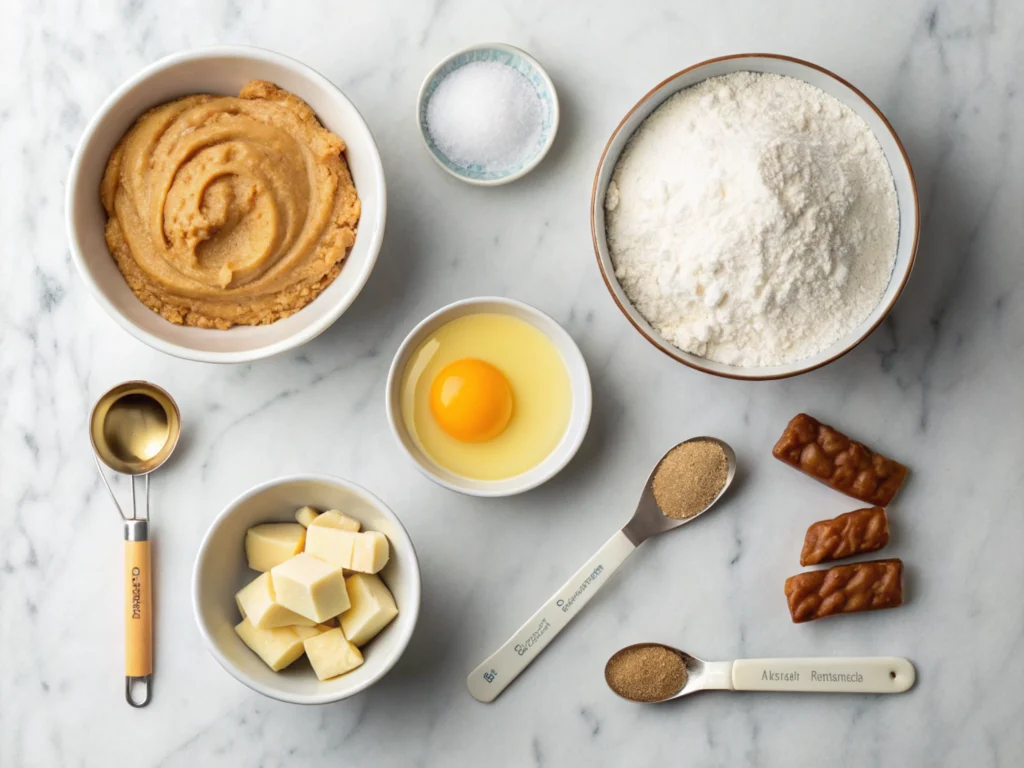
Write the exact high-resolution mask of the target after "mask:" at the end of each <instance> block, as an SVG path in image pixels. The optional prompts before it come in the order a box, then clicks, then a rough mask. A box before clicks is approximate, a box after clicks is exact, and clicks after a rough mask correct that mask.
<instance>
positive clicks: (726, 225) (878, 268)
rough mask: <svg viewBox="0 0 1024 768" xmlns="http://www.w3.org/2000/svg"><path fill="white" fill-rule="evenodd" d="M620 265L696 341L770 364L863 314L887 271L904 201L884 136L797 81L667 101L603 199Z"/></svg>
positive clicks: (657, 313) (726, 79) (731, 78)
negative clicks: (880, 139)
mask: <svg viewBox="0 0 1024 768" xmlns="http://www.w3.org/2000/svg"><path fill="white" fill-rule="evenodd" d="M605 212H606V221H607V232H608V245H609V249H610V251H611V257H612V262H613V264H614V266H615V275H616V277H617V278H618V280H619V283H620V284H621V285H622V288H623V290H624V291H625V292H626V295H627V296H628V297H629V299H630V301H631V302H633V304H634V305H635V306H636V308H637V309H638V310H639V312H640V314H642V315H643V316H644V317H645V318H647V320H648V322H649V323H650V324H651V325H652V326H653V327H654V328H655V329H656V330H657V331H658V333H660V334H661V335H662V336H663V337H664V338H665V339H667V340H668V341H669V342H671V343H672V344H674V345H675V346H677V347H679V348H680V349H682V350H685V351H687V352H692V353H694V354H696V355H700V356H702V357H705V358H707V359H709V360H715V361H718V362H721V363H728V364H731V365H737V366H774V365H783V364H786V363H791V362H794V361H796V360H800V359H803V358H805V357H808V356H810V355H813V354H815V353H816V352H819V351H821V350H822V349H824V348H826V347H827V346H829V345H830V344H832V343H833V342H835V341H836V340H837V339H839V338H840V337H841V336H843V335H844V334H846V333H847V332H849V331H850V330H851V329H853V328H854V327H856V326H857V325H859V324H860V323H861V322H862V321H863V320H864V319H865V318H866V317H867V316H868V314H869V313H870V312H871V310H872V309H874V308H875V307H876V306H877V305H878V302H879V301H880V300H881V298H882V295H883V293H884V292H885V289H886V287H887V285H888V283H889V278H890V276H891V274H892V267H893V262H894V261H895V256H896V245H897V240H898V237H899V209H898V205H897V201H896V190H895V188H894V186H893V180H892V173H891V172H890V170H889V165H888V163H887V162H886V160H885V156H884V155H883V153H882V149H881V147H880V146H879V144H878V140H877V139H876V138H875V136H874V134H872V133H871V129H870V128H868V125H867V123H865V122H864V120H863V119H862V118H860V117H858V116H857V115H856V114H855V113H854V112H853V110H851V109H850V108H849V107H847V106H845V105H844V104H842V103H841V102H839V101H838V100H837V99H835V98H833V97H832V96H829V95H828V94H826V93H825V92H824V91H822V90H820V89H818V88H815V87H814V86H812V85H809V84H807V83H804V82H802V81H800V80H796V79H794V78H790V77H783V76H780V75H772V74H755V73H752V72H738V73H734V74H730V75H724V76H722V77H715V78H711V79H709V80H706V81H704V82H702V83H699V84H698V85H696V86H694V87H692V88H688V89H686V90H684V91H681V92H679V93H678V94H675V95H674V96H672V97H671V98H669V99H668V100H667V101H666V102H665V103H664V104H662V105H661V106H660V107H658V109H657V110H655V111H654V112H653V113H652V114H651V115H650V117H648V118H647V120H646V121H644V123H643V124H642V125H641V126H640V128H639V129H638V130H637V132H636V134H635V135H634V136H633V137H632V138H631V139H630V141H629V144H628V145H627V146H626V148H625V150H624V151H623V153H622V156H621V157H620V158H619V161H618V164H617V165H616V167H615V171H614V174H613V175H612V180H611V183H610V184H609V186H608V193H607V196H606V198H605Z"/></svg>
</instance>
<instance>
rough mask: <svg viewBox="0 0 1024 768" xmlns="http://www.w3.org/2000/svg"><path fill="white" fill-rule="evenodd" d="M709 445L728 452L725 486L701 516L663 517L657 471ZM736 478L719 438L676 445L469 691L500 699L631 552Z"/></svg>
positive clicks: (731, 456)
mask: <svg viewBox="0 0 1024 768" xmlns="http://www.w3.org/2000/svg"><path fill="white" fill-rule="evenodd" d="M698 442H711V443H716V444H717V445H719V446H720V447H721V449H722V450H723V451H724V452H725V457H726V459H727V460H728V462H729V471H728V474H727V475H726V478H725V485H723V486H722V490H720V491H719V492H718V495H717V496H715V498H714V499H712V500H711V502H710V503H709V504H708V505H707V506H706V507H704V509H702V510H701V511H700V512H698V513H697V514H695V515H692V516H690V517H686V518H678V519H677V518H672V517H669V516H668V515H666V514H664V513H663V512H662V511H661V508H660V507H659V506H658V503H657V502H656V501H655V500H654V476H655V475H656V474H657V473H658V467H660V466H661V462H663V461H664V460H665V457H666V456H668V455H669V454H670V453H672V451H674V450H675V449H676V448H678V447H679V446H680V445H684V444H685V443H698ZM735 476H736V454H735V452H734V451H733V449H732V448H731V447H730V446H729V444H728V443H726V442H724V441H722V440H719V439H718V438H715V437H692V438H690V439H689V440H684V441H683V442H682V443H679V445H675V446H673V447H672V448H671V449H670V450H669V451H667V452H666V453H665V456H662V457H661V459H659V460H658V464H657V465H656V466H655V467H654V470H653V471H652V472H651V475H650V477H648V478H647V484H646V485H645V486H644V490H643V493H642V494H641V495H640V502H639V503H638V504H637V506H636V511H635V512H634V513H633V517H632V518H631V519H630V521H629V522H628V523H626V524H625V525H624V526H623V527H622V530H620V531H619V532H618V533H616V534H615V535H614V536H612V537H611V538H610V539H608V541H607V542H606V543H605V544H604V546H603V547H601V549H599V550H598V551H597V554H596V555H594V556H593V557H592V558H590V560H588V561H587V563H586V565H584V566H583V567H582V568H580V569H579V570H578V571H577V572H576V573H575V575H573V577H572V578H570V579H569V581H567V582H566V583H565V584H564V585H562V588H561V589H559V590H558V591H557V592H556V593H555V594H554V595H552V597H551V598H550V599H549V600H548V601H547V602H546V603H545V604H544V606H543V607H542V608H541V609H540V610H539V611H537V612H536V613H535V614H533V616H531V617H530V618H529V619H527V621H526V623H525V624H523V626H521V627H520V628H519V629H518V630H517V631H516V633H515V634H514V635H512V637H511V638H509V640H508V642H506V643H505V644H504V645H503V646H501V648H499V649H498V650H497V651H495V652H494V653H493V654H491V656H489V657H488V658H487V660H486V661H484V662H483V663H482V664H480V665H479V666H478V667H477V668H476V669H474V670H473V671H472V672H470V674H469V677H468V678H467V679H466V685H467V686H468V687H469V692H470V694H472V696H473V698H475V699H476V700H477V701H483V702H491V701H494V700H495V699H496V698H498V695H499V694H500V693H501V692H502V691H504V690H505V688H507V687H508V685H509V683H511V682H512V681H513V680H515V679H516V678H517V677H518V676H519V675H520V673H522V671H523V670H524V669H526V668H527V667H528V666H529V665H530V663H531V662H532V661H533V660H534V659H535V658H537V656H539V655H540V652H541V651H543V650H544V649H545V648H546V647H547V646H548V643H550V642H551V641H552V640H554V639H555V636H556V635H558V633H559V632H561V631H562V630H563V629H564V628H565V626H566V624H568V623H569V621H571V620H572V619H573V618H575V616H576V614H578V613H579V612H580V610H581V609H582V608H583V606H585V605H586V604H587V603H589V602H590V600H591V598H593V597H594V595H595V594H596V593H597V591H598V590H599V589H600V588H601V587H603V586H604V585H605V584H606V583H607V581H608V577H609V576H611V575H612V574H613V573H614V572H615V570H616V569H617V568H618V567H619V566H620V565H622V563H623V562H624V561H625V559H626V558H627V557H628V556H629V555H630V554H632V552H633V550H635V549H636V548H637V547H639V546H640V545H641V544H643V542H644V541H646V540H647V539H649V538H650V537H651V536H654V535H656V534H659V533H664V532H665V531H671V530H672V529H673V528H678V527H679V526H681V525H685V524H686V523H689V522H692V521H693V520H696V519H697V518H698V517H700V516H701V515H702V514H704V513H705V512H707V511H708V510H709V509H711V508H712V507H713V506H714V505H715V503H716V502H717V501H718V500H719V499H720V498H722V494H724V493H725V491H726V490H727V489H728V488H729V486H730V485H731V484H732V480H733V478H734V477H735Z"/></svg>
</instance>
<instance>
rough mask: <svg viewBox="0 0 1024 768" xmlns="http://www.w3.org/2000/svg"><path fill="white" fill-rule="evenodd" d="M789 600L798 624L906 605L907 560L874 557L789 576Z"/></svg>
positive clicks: (790, 611)
mask: <svg viewBox="0 0 1024 768" xmlns="http://www.w3.org/2000/svg"><path fill="white" fill-rule="evenodd" d="M786 600H787V601H788V602H789V613H790V615H792V617H793V623H794V624H800V623H801V622H804V621H814V619H823V618H825V617H826V616H835V615H836V614H839V613H857V612H858V611H875V610H878V609H880V608H896V607H897V606H900V605H903V561H902V560H870V561H868V562H866V563H853V564H852V565H836V566H833V567H832V568H829V569H828V570H826V571H806V572H804V573H798V574H797V575H796V576H790V577H789V578H788V579H786Z"/></svg>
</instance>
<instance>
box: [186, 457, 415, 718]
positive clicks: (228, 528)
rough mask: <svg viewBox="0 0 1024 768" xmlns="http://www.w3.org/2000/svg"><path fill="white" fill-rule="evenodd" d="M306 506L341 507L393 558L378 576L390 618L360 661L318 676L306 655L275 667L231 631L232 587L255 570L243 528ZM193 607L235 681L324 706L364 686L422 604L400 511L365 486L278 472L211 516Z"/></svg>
mask: <svg viewBox="0 0 1024 768" xmlns="http://www.w3.org/2000/svg"><path fill="white" fill-rule="evenodd" d="M307 504H308V505H309V506H312V507H316V508H317V509H320V510H324V509H339V510H341V511H342V512H344V513H345V514H346V515H349V516H350V517H354V518H355V519H357V520H358V521H359V522H360V523H362V524H363V528H364V529H365V530H371V531H380V532H381V533H383V534H384V535H385V536H387V537H388V542H389V543H390V546H391V559H390V560H389V561H388V564H387V565H386V566H384V569H383V570H382V571H381V572H380V576H381V578H382V579H383V580H384V582H385V583H386V584H387V585H388V588H389V589H390V590H391V593H392V594H393V595H394V597H395V604H396V605H397V606H398V616H397V617H396V618H395V620H394V621H392V622H391V623H390V624H389V625H388V626H387V627H385V628H384V630H383V631H382V632H381V633H380V634H379V635H377V637H375V638H374V639H373V640H371V641H370V642H369V643H368V644H367V645H366V646H364V648H363V649H362V650H363V657H364V659H365V661H364V662H363V665H362V666H361V667H358V668H356V669H355V670H353V671H352V672H349V673H348V674H347V675H342V676H341V677H336V678H334V679H333V680H325V681H323V682H321V681H320V680H318V679H317V677H316V675H315V674H314V673H313V669H312V668H311V667H310V666H309V662H308V661H307V660H306V659H305V658H302V659H299V660H298V661H296V662H295V663H294V664H292V665H291V666H290V667H288V668H286V669H284V670H282V671H281V672H273V671H272V670H271V669H270V667H268V666H267V665H266V664H264V663H263V661H262V660H260V658H259V657H258V656H256V654H255V653H253V652H252V651H251V650H249V648H248V647H247V646H246V645H245V644H244V643H243V642H242V641H241V639H240V638H239V637H238V635H237V634H235V630H234V627H235V625H236V624H238V622H239V621H241V617H240V616H239V614H238V607H237V606H236V605H235V593H236V592H237V591H238V590H239V589H241V588H242V587H243V586H245V585H246V584H247V583H249V582H250V581H252V579H254V578H256V576H257V575H258V574H257V573H256V572H255V571H251V570H249V567H248V564H247V562H246V558H245V532H246V530H247V529H248V528H249V527H251V526H253V525H258V524H260V523H272V522H295V518H294V517H292V515H293V514H294V513H295V510H296V509H298V508H299V507H302V506H305V505H307ZM192 607H193V611H194V612H195V617H196V623H197V624H198V625H199V631H200V633H201V634H202V636H203V639H204V640H205V641H206V646H207V648H208V649H209V651H210V653H212V654H213V657H214V658H215V659H216V660H217V661H218V662H219V663H220V665H221V666H222V667H224V669H226V670H227V671H228V672H230V673H231V675H232V676H233V677H234V678H235V679H237V680H238V681H240V682H242V683H245V685H247V686H249V687H250V688H252V689H253V690H254V691H257V692H258V693H262V694H263V695H264V696H269V697H271V698H273V699H279V700H280V701H287V702H291V703H293V704H326V703H328V702H331V701H340V700H341V699H347V698H348V697H349V696H354V695H355V694H357V693H359V692H360V691H362V690H365V689H367V688H369V687H370V686H371V685H373V684H374V683H375V682H377V681H378V680H380V679H381V678H382V677H384V675H385V674H387V672H388V670H390V669H391V668H392V667H393V666H394V665H395V663H396V662H397V661H398V659H399V657H400V656H401V655H402V653H403V651H405V648H406V646H407V645H408V644H409V639H410V638H411V637H412V632H413V628H414V627H415V626H416V619H417V617H418V616H419V610H420V567H419V561H418V560H417V559H416V550H415V549H413V545H412V541H411V540H410V539H409V534H408V533H406V531H405V528H403V527H402V523H401V522H400V521H399V519H398V516H397V515H395V513H394V512H392V511H391V510H390V509H388V507H387V506H386V505H385V504H384V502H382V501H381V500H380V499H378V498H377V497H376V496H374V495H373V494H371V493H370V492H369V491H367V490H366V489H364V488H361V487H359V486H358V485H356V484H355V483H350V482H348V481H347V480H342V479H340V478H335V477H325V476H323V475H295V476H291V477H282V478H280V479H278V480H271V481H270V482H268V483H263V484H262V485H258V486H256V487H255V488H253V489H252V490H250V491H246V492H245V493H244V494H242V495H241V496H239V497H238V498H237V499H235V500H234V501H233V502H231V503H230V504H229V505H228V506H227V508H226V509H225V510H224V511H223V512H221V513H220V514H219V515H218V516H217V518H216V519H215V520H214V521H213V524H212V525H211V526H210V529H209V530H208V531H207V532H206V536H204V537H203V543H202V544H201V545H200V547H199V554H198V555H197V556H196V563H195V569H194V571H193V573H192Z"/></svg>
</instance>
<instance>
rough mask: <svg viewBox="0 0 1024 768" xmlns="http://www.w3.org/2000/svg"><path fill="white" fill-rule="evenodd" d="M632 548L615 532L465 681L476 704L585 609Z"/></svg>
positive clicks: (491, 697)
mask: <svg viewBox="0 0 1024 768" xmlns="http://www.w3.org/2000/svg"><path fill="white" fill-rule="evenodd" d="M634 549H636V545H635V544H633V542H631V541H630V540H629V539H628V538H627V537H626V534H624V533H623V532H622V531H619V532H618V533H616V534H615V535H614V536H612V537H611V538H610V539H608V541H607V543H606V544H605V545H604V546H603V547H601V549H599V550H598V551H597V554H596V555H594V556H593V557H592V558H590V560H588V561H587V563H586V565H584V566H583V567H582V568H580V569H579V570H578V571H577V572H576V573H575V575H573V577H572V578H570V579H569V580H568V581H567V582H566V583H565V584H564V585H563V586H562V588H561V589H559V590H558V591H557V592H556V593H555V594H554V595H552V597H551V599H550V600H548V601H547V603H545V604H544V606H543V607H542V608H541V609H540V610H539V611H537V612H536V613H535V614H533V616H531V617H530V618H529V619H527V621H526V623H525V624H523V626H521V627H520V628H519V629H518V630H517V631H516V633H515V634H514V635H512V637H511V638H510V639H509V641H508V642H507V643H505V644H504V645H503V646H501V648H499V649H498V650H497V651H496V652H495V653H494V654H492V655H491V656H490V657H489V658H488V659H487V660H486V661H485V662H484V663H483V664H481V665H480V666H478V667H477V668H476V669H474V670H473V671H472V672H471V673H470V675H469V677H468V678H467V680H466V685H468V686H469V692H470V693H471V694H473V698H475V699H476V700H477V701H484V702H489V701H494V700H495V699H496V698H498V694H500V693H501V692H502V691H503V690H505V688H506V687H507V686H508V684H509V683H511V682H512V681H513V680H515V679H516V677H518V676H519V673H521V672H522V671H523V670H524V669H526V668H527V667H528V666H529V665H530V662H532V661H533V660H534V659H535V658H537V656H539V655H540V652H541V651H543V650H544V649H545V648H546V647H547V645H548V643H550V642H551V641H552V640H554V639H555V636H556V635H557V634H558V633H559V632H561V631H562V629H563V628H564V627H565V625H566V624H568V623H569V621H570V620H571V619H573V618H574V617H575V616H576V614H578V613H579V612H580V610H581V609H582V608H583V606H585V605H586V604H587V603H588V602H590V599H591V598H592V597H593V596H594V595H595V594H596V593H597V590H599V589H600V588H601V587H603V586H604V585H605V583H606V582H607V581H608V577H609V576H611V575H612V573H614V572H615V569H616V568H618V567H619V566H620V565H622V563H623V561H624V560H625V559H626V558H627V557H628V556H629V555H630V553H631V552H632V551H633V550H634Z"/></svg>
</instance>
